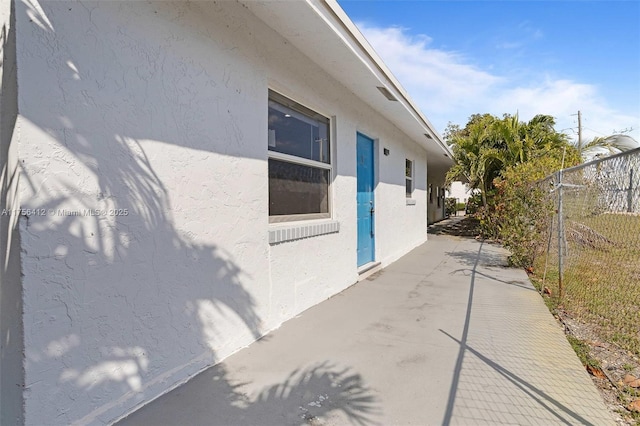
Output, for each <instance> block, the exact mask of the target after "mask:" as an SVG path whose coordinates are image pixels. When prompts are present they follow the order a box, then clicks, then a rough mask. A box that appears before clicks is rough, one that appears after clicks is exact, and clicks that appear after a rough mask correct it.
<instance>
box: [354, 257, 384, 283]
mask: <svg viewBox="0 0 640 426" xmlns="http://www.w3.org/2000/svg"><path fill="white" fill-rule="evenodd" d="M380 269H382V267H381V265H380V262H369V263H365V264H364V265H362V266H361V267H359V268H358V281H362V280H364V279H366V278H367V277H369V276H370V275H373V274H375V273H376V272H378V271H379V270H380Z"/></svg>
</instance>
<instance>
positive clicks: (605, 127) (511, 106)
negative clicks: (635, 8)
mask: <svg viewBox="0 0 640 426" xmlns="http://www.w3.org/2000/svg"><path fill="white" fill-rule="evenodd" d="M358 27H359V28H360V30H361V31H362V32H363V34H364V35H365V37H366V38H367V40H369V42H370V43H371V45H372V46H373V47H374V49H375V50H376V51H377V52H378V54H379V55H380V56H381V57H382V59H383V60H384V61H385V63H386V64H387V65H388V66H389V68H390V69H391V71H392V72H393V73H394V75H395V76H396V77H397V78H398V80H399V81H400V82H401V83H402V85H403V86H404V88H405V89H407V91H408V92H409V95H410V96H411V97H412V98H413V99H414V101H415V102H416V103H417V104H418V105H419V106H420V108H421V109H422V110H423V111H424V113H425V114H426V115H427V117H428V118H429V119H430V120H431V122H432V123H433V124H434V125H435V126H436V128H437V130H438V131H440V132H441V133H442V132H443V131H444V129H445V127H446V125H447V122H449V121H451V122H453V123H457V124H460V125H464V124H466V122H467V119H468V117H469V116H470V115H471V114H474V113H485V112H488V113H491V114H495V115H498V116H501V115H502V114H503V113H511V114H513V113H516V112H518V113H519V114H520V117H521V119H522V120H529V119H530V118H532V117H533V116H534V115H536V114H548V115H552V116H554V117H556V119H557V129H558V130H561V129H565V128H566V129H568V128H576V129H577V117H575V116H572V114H573V115H575V114H577V112H578V110H581V111H582V117H583V123H582V124H583V137H584V138H585V140H589V139H591V138H592V137H594V136H602V135H603V134H605V135H606V134H610V133H611V132H612V131H613V129H623V128H626V127H631V126H633V127H634V129H636V130H635V131H634V132H632V133H631V136H633V137H634V138H636V139H640V137H639V136H640V131H639V130H638V129H640V120H639V118H638V115H640V111H631V112H628V113H622V112H620V111H617V110H616V109H614V108H612V107H610V106H608V105H607V102H606V100H605V99H603V97H602V95H601V94H600V93H599V92H598V88H597V86H596V85H593V84H587V83H581V82H576V81H572V80H570V79H566V78H564V79H559V78H554V77H552V76H550V75H548V74H547V73H545V72H544V70H535V69H531V70H529V71H528V72H527V73H526V75H524V74H522V73H521V72H517V71H515V70H506V69H501V70H500V72H501V75H498V74H496V73H492V72H490V70H484V69H482V68H480V67H479V66H477V65H474V64H472V63H471V62H470V61H469V60H468V59H467V58H466V57H465V56H464V55H462V54H460V53H459V52H451V51H446V50H441V49H436V48H433V47H431V46H430V45H431V43H432V39H431V38H429V37H427V36H425V35H421V36H412V35H409V34H408V32H407V30H406V29H403V28H400V27H389V28H379V27H375V26H371V25H368V24H362V23H359V24H358ZM529 29H530V28H529ZM530 32H531V34H532V36H533V37H535V38H539V37H542V34H541V33H539V31H537V30H535V29H530ZM536 75H538V76H539V77H532V76H536ZM567 133H568V134H570V135H571V136H574V137H575V138H577V136H575V134H574V133H573V132H571V130H568V131H567Z"/></svg>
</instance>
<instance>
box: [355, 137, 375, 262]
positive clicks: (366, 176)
mask: <svg viewBox="0 0 640 426" xmlns="http://www.w3.org/2000/svg"><path fill="white" fill-rule="evenodd" d="M356 157H357V161H358V169H357V181H358V199H357V200H358V266H362V265H364V264H366V263H369V262H373V260H374V259H375V244H374V242H375V240H374V225H375V223H374V220H373V218H374V214H375V210H374V207H375V206H374V202H373V201H374V200H373V140H372V139H369V138H368V137H366V136H364V135H361V134H360V133H358V140H357V146H356Z"/></svg>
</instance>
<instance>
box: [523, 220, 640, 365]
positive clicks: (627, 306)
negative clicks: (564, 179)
mask: <svg viewBox="0 0 640 426" xmlns="http://www.w3.org/2000/svg"><path fill="white" fill-rule="evenodd" d="M572 220H573V221H575V222H579V223H580V224H581V225H580V226H579V227H577V228H574V229H579V230H580V231H581V233H582V235H585V234H586V233H589V232H591V231H593V234H592V235H597V236H598V237H597V238H598V239H599V240H600V241H606V244H585V243H584V239H582V240H581V239H580V238H571V236H570V235H568V237H567V239H568V246H569V248H568V256H567V257H566V260H565V273H564V280H563V292H564V295H563V298H562V300H557V299H556V300H554V301H552V303H555V304H561V305H562V307H563V309H564V310H565V311H567V312H568V313H570V314H571V315H572V316H573V317H574V318H578V319H580V320H582V321H585V322H588V323H592V324H594V325H597V326H598V328H599V329H600V332H601V335H602V336H601V337H602V338H603V339H605V340H608V341H611V342H614V343H616V344H618V345H620V346H621V347H622V348H624V349H626V350H629V351H632V352H633V353H635V354H636V355H638V356H640V217H638V216H633V215H619V214H601V215H597V216H591V217H583V218H580V219H579V220H576V219H575V218H572ZM556 244H557V243H556ZM545 260H546V259H545V256H540V257H538V259H537V260H536V265H535V268H534V270H535V271H536V278H537V280H538V281H541V279H542V275H543V271H544V267H545ZM548 261H549V264H548V270H547V276H546V280H545V284H544V285H546V286H548V287H549V288H550V289H551V290H552V294H553V296H554V297H557V294H558V279H557V278H558V272H557V249H556V250H555V251H554V250H553V248H552V250H551V252H550V255H549V259H548Z"/></svg>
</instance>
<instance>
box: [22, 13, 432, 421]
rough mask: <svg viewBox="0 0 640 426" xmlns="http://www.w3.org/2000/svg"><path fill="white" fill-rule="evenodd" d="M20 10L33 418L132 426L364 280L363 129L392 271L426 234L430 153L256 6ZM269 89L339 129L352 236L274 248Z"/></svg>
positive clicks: (338, 174)
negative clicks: (256, 12) (137, 412)
mask: <svg viewBox="0 0 640 426" xmlns="http://www.w3.org/2000/svg"><path fill="white" fill-rule="evenodd" d="M16 16H17V28H18V33H19V37H18V45H17V52H18V55H17V56H18V84H19V87H20V96H19V111H20V123H21V125H20V127H21V129H20V161H21V163H22V170H21V180H20V182H21V184H20V199H21V202H22V205H23V207H25V208H29V209H38V210H37V212H38V213H37V214H35V215H32V216H30V217H29V218H28V220H25V221H23V223H22V224H21V229H20V231H21V235H22V243H21V244H22V250H23V251H22V272H23V278H22V280H23V283H22V284H23V288H24V298H23V300H24V329H25V356H26V363H25V368H26V389H25V410H26V422H27V424H43V423H46V424H70V423H74V422H78V423H103V422H109V421H112V420H114V419H116V418H118V417H119V416H121V415H123V414H125V413H127V412H129V411H131V410H132V409H134V408H135V407H136V406H138V405H140V404H143V403H144V402H145V401H148V400H149V399H150V398H154V397H156V396H158V395H159V394H161V393H164V392H166V391H167V390H168V389H170V388H171V387H173V386H175V385H177V384H179V383H180V382H182V381H184V380H187V379H188V378H189V377H190V376H191V375H193V374H195V373H196V372H198V371H200V370H201V369H203V368H205V367H207V366H209V365H211V364H213V363H215V362H217V361H219V360H221V359H223V358H225V357H226V356H228V355H229V354H231V353H233V352H234V351H236V350H238V349H239V348H241V347H243V346H246V345H247V344H249V343H251V342H252V341H254V340H255V339H256V338H257V337H259V336H261V335H263V334H264V333H266V332H268V331H269V330H271V329H274V328H276V327H278V326H279V325H280V324H281V323H282V322H283V321H285V320H287V319H289V318H291V317H292V316H294V315H296V314H298V313H299V312H301V311H303V310H304V309H306V308H308V307H310V306H312V305H314V304H316V303H318V302H320V301H322V300H324V299H326V298H327V297H330V296H331V295H333V294H335V293H337V292H339V291H340V290H342V289H344V288H346V287H348V286H349V285H351V284H353V283H354V282H355V281H356V279H357V268H356V178H355V171H356V161H355V141H356V132H357V131H360V132H362V133H364V134H366V135H368V136H369V137H371V138H374V139H375V140H376V141H377V142H376V149H377V154H376V155H377V158H378V163H377V164H378V166H379V167H378V173H377V176H378V181H377V185H376V190H375V191H376V192H375V197H376V204H377V205H376V257H377V259H378V260H380V261H382V263H383V264H388V263H389V262H391V261H393V260H395V259H397V258H398V257H399V256H401V255H402V254H404V253H406V252H407V251H408V250H409V249H411V248H413V247H415V246H416V245H418V244H419V243H421V242H423V241H424V240H425V239H426V217H427V213H426V184H425V181H426V165H425V163H426V154H425V152H424V150H423V149H422V148H420V147H418V146H417V145H414V144H412V143H411V142H410V141H409V140H408V139H407V137H406V136H405V135H404V134H403V133H402V132H400V131H399V130H398V129H397V128H396V127H394V126H392V125H391V124H389V123H388V122H387V121H386V120H385V119H384V118H383V117H381V116H379V115H378V114H376V113H375V112H374V111H373V110H372V109H371V108H369V107H368V106H367V105H365V104H364V103H362V102H361V101H359V100H358V98H357V97H356V96H354V95H353V94H352V93H350V92H348V91H347V90H345V89H344V88H343V87H340V86H339V85H337V84H336V82H335V81H334V80H332V79H331V78H330V77H329V76H328V75H326V74H325V73H323V72H322V71H320V70H319V68H318V67H317V66H314V64H313V63H312V61H311V60H310V59H309V57H307V56H305V55H304V54H303V53H301V52H299V51H297V50H295V49H294V48H292V47H291V44H290V43H288V42H287V41H286V40H284V39H282V38H281V37H280V36H279V35H277V33H275V32H274V31H273V30H271V29H270V28H269V27H267V26H266V25H265V24H264V23H263V22H262V21H259V20H258V19H256V18H255V17H253V15H251V14H250V13H249V12H248V11H247V10H246V9H245V8H244V6H242V5H241V4H238V3H235V2H221V3H213V2H207V3H198V4H193V3H182V2H177V3H171V2H157V3H143V2H99V3H83V4H79V3H75V2H73V3H71V2H70V3H65V2H43V3H42V4H41V5H39V4H38V3H37V2H33V1H32V2H28V3H23V2H18V3H17V10H16ZM268 88H272V89H274V90H277V91H279V92H281V93H282V94H283V95H285V96H289V97H291V98H293V99H294V100H296V101H298V102H300V103H303V104H305V105H306V106H308V107H310V108H313V109H315V110H317V111H318V112H321V113H323V114H325V115H327V116H329V117H333V126H334V134H335V138H334V142H333V146H332V149H333V155H334V159H335V161H334V180H333V182H332V186H331V191H332V197H333V198H332V205H333V217H332V220H335V221H338V222H339V223H340V231H339V232H338V233H333V234H327V235H321V236H317V237H313V238H307V239H301V240H296V241H290V242H285V243H280V244H274V245H269V243H268V230H269V229H270V225H269V223H268V185H267V184H268V181H267V161H266V160H267V144H266V141H267V91H268ZM383 148H388V149H389V150H390V155H389V156H383V155H382V149H383ZM405 158H409V159H414V160H415V167H416V170H415V182H416V190H415V194H414V198H415V200H416V204H415V205H407V204H406V198H405V189H404V161H405ZM89 210H90V211H91V214H97V215H91V216H82V213H83V212H88V211H89ZM97 210H100V212H97ZM65 212H66V213H65ZM69 212H74V214H75V213H76V212H80V213H79V214H80V216H76V215H68V213H69ZM271 227H272V228H273V226H271Z"/></svg>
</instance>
